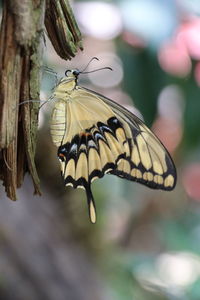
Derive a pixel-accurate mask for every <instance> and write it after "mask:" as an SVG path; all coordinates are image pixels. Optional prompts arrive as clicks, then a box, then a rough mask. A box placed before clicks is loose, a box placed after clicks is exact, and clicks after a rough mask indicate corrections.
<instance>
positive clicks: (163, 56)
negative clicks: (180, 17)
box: [158, 17, 200, 82]
mask: <svg viewBox="0 0 200 300" xmlns="http://www.w3.org/2000/svg"><path fill="white" fill-rule="evenodd" d="M191 58H192V59H196V60H199V59H200V18H198V17H193V18H192V19H189V20H187V21H185V22H184V23H182V24H181V25H180V27H179V28H178V29H177V32H176V34H175V36H174V37H173V38H172V40H171V41H168V42H166V43H164V44H163V45H162V46H161V48H160V50H159V52H158V60H159V63H160V66H161V67H162V69H163V70H164V71H166V72H168V73H170V74H172V75H174V76H178V77H185V76H187V75H188V74H189V73H190V71H191V65H192V64H191ZM198 82H199V81H198Z"/></svg>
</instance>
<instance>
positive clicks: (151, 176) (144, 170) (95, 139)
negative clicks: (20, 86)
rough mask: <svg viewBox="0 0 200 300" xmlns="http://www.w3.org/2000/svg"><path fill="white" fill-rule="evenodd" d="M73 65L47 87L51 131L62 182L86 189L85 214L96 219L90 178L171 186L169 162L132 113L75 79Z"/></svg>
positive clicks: (172, 170) (172, 169)
mask: <svg viewBox="0 0 200 300" xmlns="http://www.w3.org/2000/svg"><path fill="white" fill-rule="evenodd" d="M80 73H83V72H81V71H79V70H68V71H66V73H65V75H66V76H65V77H64V78H62V79H61V80H60V82H59V83H58V84H57V86H56V87H55V89H54V91H53V95H52V98H54V99H55V100H56V101H55V106H54V108H53V113H52V119H51V135H52V139H53V142H54V144H55V145H56V146H57V147H58V154H57V155H58V158H59V161H60V164H61V173H62V176H63V179H64V183H65V185H66V186H72V187H73V188H83V189H84V190H85V191H86V195H87V202H88V208H89V216H90V220H91V222H92V223H95V222H96V211H95V203H94V198H93V195H92V191H91V183H92V182H93V181H94V180H95V179H97V178H101V177H103V176H104V175H105V174H113V175H117V176H119V177H121V178H125V179H128V180H131V181H137V182H139V183H142V184H144V185H146V186H148V187H149V188H153V189H162V190H167V191H169V190H172V189H173V188H174V187H175V184H176V169H175V166H174V163H173V161H172V159H171V157H170V155H169V153H168V151H167V150H166V149H165V147H164V146H163V144H162V143H161V142H160V141H159V139H158V138H157V137H156V136H155V135H154V134H153V133H152V131H151V130H150V129H149V128H148V127H147V126H146V125H145V124H144V123H143V122H142V121H141V120H140V119H139V118H138V117H136V116H135V115H134V114H132V113H131V112H130V111H128V110H127V109H125V108H124V107H122V106H121V105H119V104H117V103H115V102H113V101H112V100H110V99H108V98H106V97H104V96H102V95H100V94H98V93H95V92H93V91H91V90H89V89H86V88H83V87H81V86H79V85H78V82H77V81H78V76H79V74H80Z"/></svg>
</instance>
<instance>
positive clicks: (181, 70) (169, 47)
mask: <svg viewBox="0 0 200 300" xmlns="http://www.w3.org/2000/svg"><path fill="white" fill-rule="evenodd" d="M158 60H159V63H160V66H161V67H162V69H163V70H164V71H166V72H168V73H170V74H172V75H174V76H178V77H185V76H187V75H188V74H189V73H190V71H191V60H190V57H189V55H188V53H187V51H186V49H185V47H182V45H180V44H178V43H176V41H172V42H168V43H165V44H164V45H163V46H162V47H161V48H160V51H159V53H158Z"/></svg>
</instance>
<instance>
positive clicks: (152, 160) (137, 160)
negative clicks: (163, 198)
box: [88, 90, 177, 190]
mask: <svg viewBox="0 0 200 300" xmlns="http://www.w3.org/2000/svg"><path fill="white" fill-rule="evenodd" d="M88 91H89V90H88ZM97 95H98V96H99V97H100V98H101V100H103V101H104V102H105V103H106V104H107V105H109V107H110V108H112V110H113V112H114V113H115V115H116V117H117V119H118V120H119V121H120V123H121V124H122V128H123V130H124V133H125V135H126V141H124V144H125V145H126V144H128V145H129V148H130V156H129V155H128V156H127V157H126V159H125V160H127V161H128V162H129V163H130V169H131V170H130V172H126V170H124V171H123V170H120V166H118V168H117V169H116V170H113V171H111V172H110V173H111V174H114V175H117V176H120V177H123V178H126V179H128V180H133V181H137V182H140V183H142V184H144V185H146V186H148V187H150V188H153V189H163V190H172V189H174V187H175V185H176V178H177V175H176V168H175V165H174V163H173V160H172V158H171V156H170V154H169V152H168V151H167V149H166V148H165V147H164V145H163V144H162V143H161V141H160V140H159V139H158V138H157V137H156V136H155V134H154V133H153V132H152V131H151V130H150V129H149V128H148V127H147V126H146V125H145V124H144V123H143V122H142V121H141V120H140V119H139V118H138V117H137V116H135V115H134V114H132V113H131V112H130V111H128V110H127V109H125V108H124V107H122V106H121V105H119V104H117V103H116V102H114V101H112V100H110V99H108V98H106V97H104V96H102V95H99V94H97Z"/></svg>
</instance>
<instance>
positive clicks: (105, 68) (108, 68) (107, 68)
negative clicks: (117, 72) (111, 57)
mask: <svg viewBox="0 0 200 300" xmlns="http://www.w3.org/2000/svg"><path fill="white" fill-rule="evenodd" d="M101 70H110V71H113V69H112V68H110V67H104V68H100V69H96V70H92V71H88V72H80V74H89V73H93V72H97V71H101Z"/></svg>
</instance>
